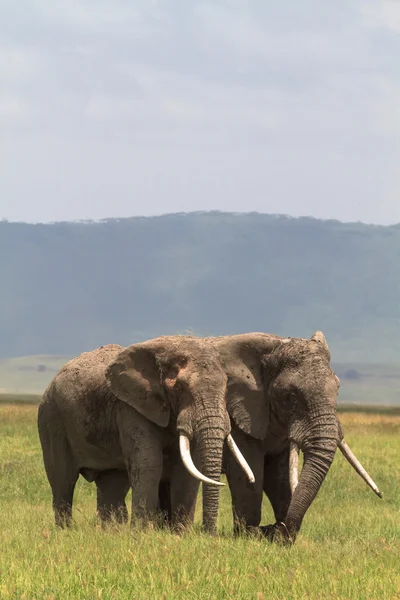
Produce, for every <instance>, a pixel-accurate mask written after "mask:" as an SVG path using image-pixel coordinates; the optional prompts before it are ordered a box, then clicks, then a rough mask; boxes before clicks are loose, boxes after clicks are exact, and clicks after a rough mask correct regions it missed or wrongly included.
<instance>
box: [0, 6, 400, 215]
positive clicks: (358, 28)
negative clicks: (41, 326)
mask: <svg viewBox="0 0 400 600" xmlns="http://www.w3.org/2000/svg"><path fill="white" fill-rule="evenodd" d="M0 14H1V15H2V19H1V22H0V219H2V218H3V219H8V220H10V221H28V222H49V221H60V220H78V219H101V218H110V217H128V216H135V215H154V214H162V213H167V212H182V211H183V212H188V211H198V210H224V211H234V212H247V211H259V212H265V213H280V214H282V213H283V214H290V215H293V216H300V215H312V216H314V217H317V218H324V219H327V218H335V219H340V220H342V221H363V222H367V223H379V224H392V223H397V222H400V198H399V196H400V60H399V57H400V0H353V1H352V2H349V1H348V0H335V2H321V0H302V1H301V2H299V1H298V0H279V2H277V1H276V0H212V1H211V0H210V1H207V0H204V1H199V0H196V1H195V0H184V1H182V0H135V2H132V0H96V1H94V0H80V1H78V0H57V2H55V1H54V0H18V1H14V2H11V1H10V0H0Z"/></svg>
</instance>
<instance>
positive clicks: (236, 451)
mask: <svg viewBox="0 0 400 600" xmlns="http://www.w3.org/2000/svg"><path fill="white" fill-rule="evenodd" d="M226 443H227V445H228V448H229V450H230V451H231V452H232V454H233V456H234V457H235V458H236V460H237V461H238V463H239V465H240V466H241V467H242V469H243V471H244V472H245V473H246V476H247V479H248V480H249V481H250V483H254V482H255V480H256V479H255V477H254V473H253V471H252V470H251V469H250V467H249V465H248V464H247V461H246V459H245V457H244V456H243V454H242V453H241V452H240V450H239V448H238V447H237V445H236V443H235V440H234V439H233V437H232V436H231V434H229V435H228V437H227V438H226Z"/></svg>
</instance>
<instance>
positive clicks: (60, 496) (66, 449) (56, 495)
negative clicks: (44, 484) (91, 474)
mask: <svg viewBox="0 0 400 600" xmlns="http://www.w3.org/2000/svg"><path fill="white" fill-rule="evenodd" d="M45 408H46V409H47V407H45ZM44 410H45V409H44V408H42V413H43V412H44ZM51 416H52V415H51ZM53 425H54V427H53V428H52V429H50V428H49V427H48V426H47V424H45V423H43V422H40V426H39V436H40V442H41V445H42V450H43V462H44V467H45V470H46V474H47V479H48V480H49V483H50V487H51V491H52V495H53V510H54V516H55V522H56V525H58V526H59V527H69V526H70V524H71V519H72V501H73V496H74V490H75V485H76V482H77V480H78V477H79V469H78V467H77V466H76V464H75V461H74V457H73V456H72V452H71V448H70V445H69V443H68V440H67V438H66V436H65V434H64V431H63V427H62V425H61V424H60V423H57V422H56V420H55V419H54V418H53Z"/></svg>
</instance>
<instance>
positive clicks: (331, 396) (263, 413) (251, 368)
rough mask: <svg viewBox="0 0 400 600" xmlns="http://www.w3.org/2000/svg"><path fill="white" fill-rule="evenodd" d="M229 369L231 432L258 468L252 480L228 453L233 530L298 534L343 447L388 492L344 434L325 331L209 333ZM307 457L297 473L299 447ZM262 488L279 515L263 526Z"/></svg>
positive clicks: (284, 537)
mask: <svg viewBox="0 0 400 600" xmlns="http://www.w3.org/2000/svg"><path fill="white" fill-rule="evenodd" d="M207 339H209V340H210V341H211V343H212V345H213V346H214V348H215V349H216V350H217V351H218V353H219V355H220V358H221V362H222V365H223V369H224V371H225V373H226V374H227V377H228V383H227V400H226V401H227V409H228V413H229V415H230V417H231V422H232V436H233V437H234V438H235V441H236V443H237V445H238V447H239V449H240V451H241V452H242V454H243V455H244V457H245V459H246V461H247V463H248V465H249V466H250V468H251V470H252V472H253V473H254V476H255V483H254V484H249V483H248V482H246V480H245V479H244V477H243V474H242V473H241V472H240V471H239V469H238V465H237V464H235V462H234V461H232V459H231V456H229V454H227V453H224V472H225V473H226V476H227V480H228V484H229V488H230V492H231V495H232V508H233V517H234V532H235V534H238V533H239V532H240V531H243V530H244V531H258V533H260V531H261V533H262V534H263V535H265V536H266V537H267V538H268V539H270V540H274V539H280V540H281V541H283V542H285V543H292V542H294V541H295V539H296V537H297V534H298V532H299V530H300V527H301V524H302V521H303V518H304V516H305V514H306V512H307V510H308V508H309V507H310V505H311V503H312V502H313V500H314V498H315V496H316V494H317V492H318V491H319V489H320V487H321V484H322V482H323V480H324V478H325V476H326V474H327V472H328V469H329V468H330V465H331V463H332V461H333V458H334V455H335V452H336V449H337V447H339V449H340V450H341V452H342V453H343V454H344V456H345V457H346V458H347V460H348V461H349V462H350V464H351V465H352V466H353V467H354V469H355V470H356V471H357V472H358V473H359V474H360V475H361V476H362V477H363V479H364V480H365V481H366V482H367V484H368V485H369V486H370V487H371V488H372V489H373V490H374V491H375V492H376V494H377V495H378V496H379V497H382V495H381V492H380V491H379V489H378V488H377V486H376V484H375V483H374V482H373V481H372V479H371V478H370V476H369V475H368V474H367V472H366V471H365V469H364V468H363V467H362V466H361V464H360V463H359V461H358V459H357V458H356V457H355V456H354V454H353V453H352V452H351V450H350V448H349V447H348V445H347V444H346V442H345V440H344V439H343V432H342V428H341V426H340V422H339V419H338V417H337V414H336V402H337V394H338V390H339V386H340V381H339V379H338V377H337V376H336V374H335V373H334V371H333V370H332V368H331V366H330V351H329V347H328V344H327V342H326V339H325V336H324V334H323V333H322V332H321V331H317V332H315V333H314V335H313V336H312V337H311V338H310V339H301V338H280V337H278V336H276V335H269V334H265V333H248V334H239V335H232V336H221V337H215V338H207ZM299 449H301V450H302V452H303V455H304V465H303V469H302V472H301V475H300V478H298V453H299ZM263 491H264V492H265V494H266V495H267V497H268V499H269V501H270V502H271V505H272V508H273V511H274V515H275V519H276V523H275V524H272V525H268V526H264V527H261V528H259V524H260V519H261V505H262V495H263Z"/></svg>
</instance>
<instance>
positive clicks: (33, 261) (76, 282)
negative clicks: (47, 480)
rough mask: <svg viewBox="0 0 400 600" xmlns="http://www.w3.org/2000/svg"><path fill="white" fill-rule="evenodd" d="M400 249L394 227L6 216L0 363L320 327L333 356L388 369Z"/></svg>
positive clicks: (225, 217)
mask: <svg viewBox="0 0 400 600" xmlns="http://www.w3.org/2000/svg"><path fill="white" fill-rule="evenodd" d="M399 257H400V226H399V225H396V226H390V227H383V226H373V225H365V224H361V223H347V224H345V223H340V222H338V221H320V220H317V219H313V218H299V219H294V218H290V217H286V216H279V215H264V214H256V213H249V214H232V213H219V212H212V213H189V214H175V215H164V216H160V217H152V218H141V217H138V218H131V219H121V220H107V221H102V222H85V223H54V224H45V225H44V224H37V225H32V224H26V223H8V222H0V281H1V293H0V357H3V358H6V357H13V356H14V357H18V356H23V355H30V354H40V355H68V356H71V355H75V354H78V353H80V352H82V351H84V350H88V349H92V348H94V347H96V346H98V345H101V344H105V343H109V342H115V343H120V344H123V345H127V344H129V343H132V342H134V341H139V340H143V339H146V338H149V337H153V336H157V335H161V334H168V333H184V332H185V331H187V330H191V331H193V332H194V333H196V334H199V335H210V334H224V333H235V332H243V331H267V332H272V333H277V334H279V335H291V336H310V335H311V334H312V333H313V331H314V330H316V329H322V330H323V331H324V333H325V334H326V336H327V339H328V342H329V344H330V346H331V349H332V353H333V357H334V358H336V360H337V361H338V362H346V361H352V362H355V363H358V362H367V363H373V364H383V363H392V364H396V363H398V362H399V359H400V301H399V300H400V260H399ZM39 364H40V363H39ZM0 387H2V386H1V383H0Z"/></svg>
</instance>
